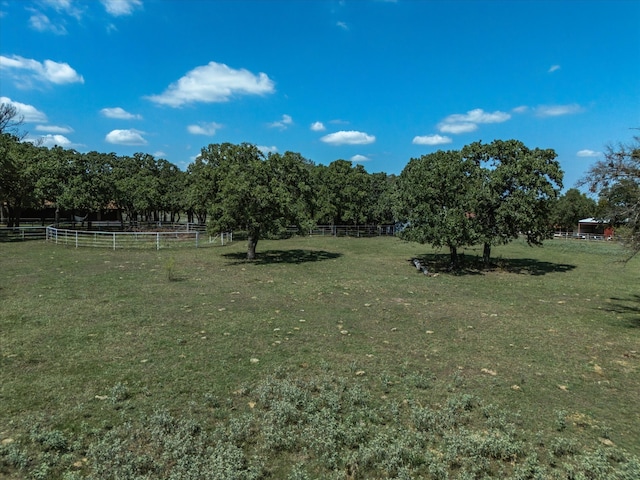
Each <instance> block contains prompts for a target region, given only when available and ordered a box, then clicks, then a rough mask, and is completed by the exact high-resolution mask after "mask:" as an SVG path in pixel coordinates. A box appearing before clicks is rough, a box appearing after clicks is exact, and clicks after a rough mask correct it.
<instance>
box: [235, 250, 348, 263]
mask: <svg viewBox="0 0 640 480" xmlns="http://www.w3.org/2000/svg"><path fill="white" fill-rule="evenodd" d="M223 256H224V257H226V258H228V259H229V260H231V263H232V264H238V263H252V264H254V265H271V264H273V263H293V264H298V263H307V262H320V261H322V260H333V259H336V258H339V257H341V256H342V254H341V253H333V252H326V251H324V250H302V249H296V250H266V251H263V252H258V253H257V254H256V259H255V260H247V254H246V253H245V252H238V253H225V254H224V255H223Z"/></svg>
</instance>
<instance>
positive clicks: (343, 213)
mask: <svg viewBox="0 0 640 480" xmlns="http://www.w3.org/2000/svg"><path fill="white" fill-rule="evenodd" d="M314 174H315V175H314V178H315V184H316V189H317V203H316V209H315V215H316V220H317V222H318V223H329V224H331V225H341V224H354V225H356V224H358V223H366V222H367V220H368V219H369V214H370V208H371V204H370V196H369V195H370V191H371V189H370V187H371V182H370V178H369V174H368V173H367V172H366V171H365V169H364V167H363V166H362V165H359V164H358V165H355V166H354V165H353V164H352V163H351V162H350V161H348V160H335V161H333V162H331V163H330V164H329V165H328V166H324V165H318V166H317V167H316V168H315V172H314Z"/></svg>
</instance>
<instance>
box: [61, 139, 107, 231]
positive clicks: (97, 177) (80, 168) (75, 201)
mask: <svg viewBox="0 0 640 480" xmlns="http://www.w3.org/2000/svg"><path fill="white" fill-rule="evenodd" d="M67 152H68V159H69V179H68V183H67V186H66V188H65V189H64V191H63V192H62V194H61V195H60V200H59V202H60V206H61V207H62V208H65V209H67V210H71V211H72V212H73V213H74V214H78V213H79V214H82V215H86V216H87V217H88V226H89V228H91V222H92V220H93V219H94V218H93V217H95V216H96V214H98V213H99V212H101V211H102V210H104V209H105V208H106V207H107V206H108V205H109V203H110V202H112V201H113V200H114V198H115V191H114V185H113V180H112V178H111V168H112V165H113V164H114V163H115V158H116V157H115V154H113V153H111V154H104V153H99V152H95V151H93V152H89V153H84V154H83V153H79V152H77V151H75V150H68V151H67Z"/></svg>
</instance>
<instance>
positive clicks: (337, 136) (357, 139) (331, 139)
mask: <svg viewBox="0 0 640 480" xmlns="http://www.w3.org/2000/svg"><path fill="white" fill-rule="evenodd" d="M320 140H321V141H323V142H324V143H328V144H330V145H368V144H370V143H373V142H375V141H376V137H375V136H373V135H368V134H366V133H364V132H357V131H354V130H349V131H345V130H341V131H339V132H335V133H330V134H328V135H325V136H324V137H322V138H321V139H320Z"/></svg>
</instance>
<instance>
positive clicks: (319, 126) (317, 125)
mask: <svg viewBox="0 0 640 480" xmlns="http://www.w3.org/2000/svg"><path fill="white" fill-rule="evenodd" d="M310 128H311V130H313V131H314V132H324V131H325V130H326V129H327V128H326V127H325V126H324V123H322V122H313V123H312V124H311V127H310Z"/></svg>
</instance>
